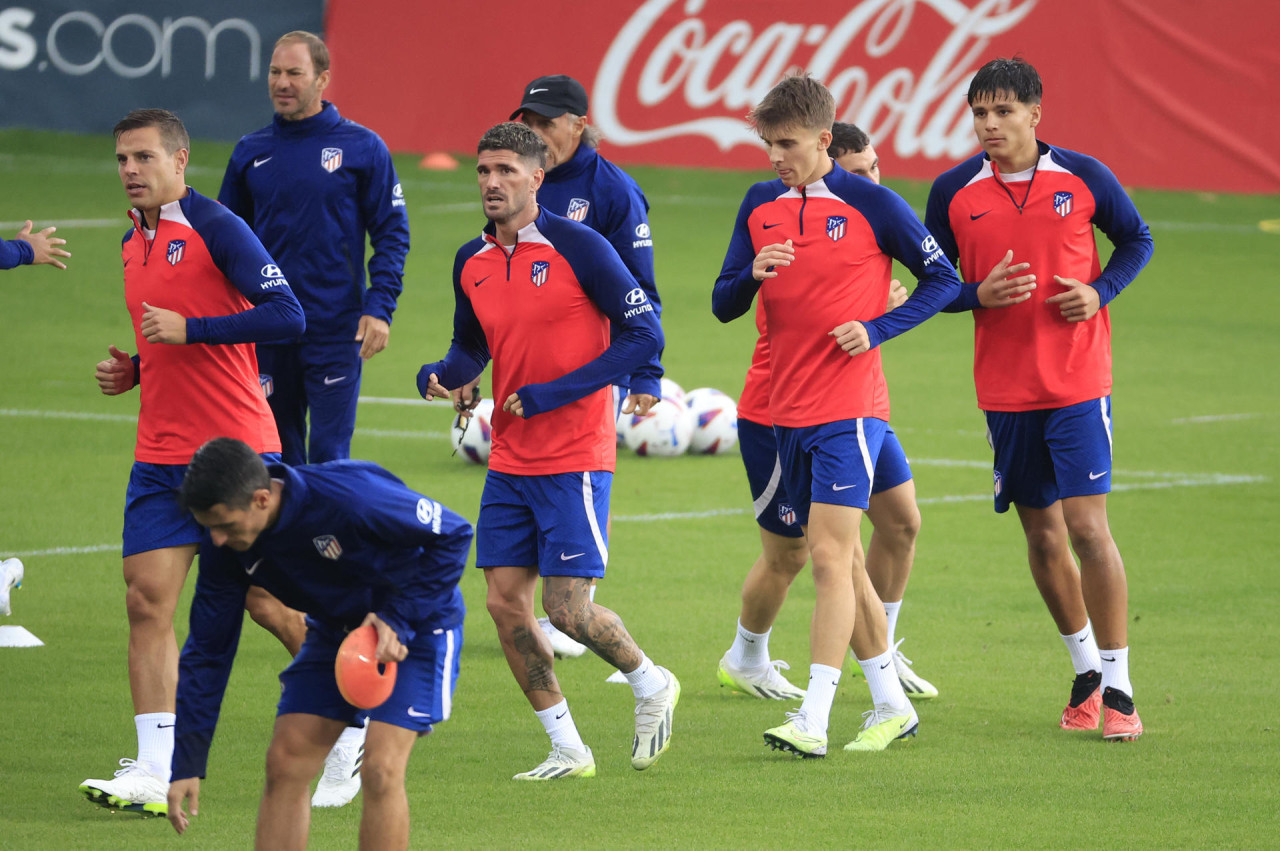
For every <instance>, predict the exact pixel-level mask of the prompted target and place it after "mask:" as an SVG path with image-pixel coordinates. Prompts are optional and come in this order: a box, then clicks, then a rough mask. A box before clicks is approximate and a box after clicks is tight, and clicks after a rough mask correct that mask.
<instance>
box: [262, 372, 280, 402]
mask: <svg viewBox="0 0 1280 851" xmlns="http://www.w3.org/2000/svg"><path fill="white" fill-rule="evenodd" d="M258 384H260V385H261V386H262V396H263V398H264V399H270V398H271V394H272V393H274V392H276V383H275V381H274V380H273V379H272V378H271V376H269V375H266V374H264V373H258Z"/></svg>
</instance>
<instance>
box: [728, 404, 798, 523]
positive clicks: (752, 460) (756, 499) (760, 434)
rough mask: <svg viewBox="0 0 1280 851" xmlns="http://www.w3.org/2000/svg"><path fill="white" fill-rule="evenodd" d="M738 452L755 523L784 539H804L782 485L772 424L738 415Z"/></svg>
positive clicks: (780, 468) (780, 467)
mask: <svg viewBox="0 0 1280 851" xmlns="http://www.w3.org/2000/svg"><path fill="white" fill-rule="evenodd" d="M738 451H739V452H741V453H742V466H744V467H746V468H747V484H748V485H749V486H750V488H751V501H752V507H753V509H754V511H755V515H756V523H758V524H759V525H760V528H761V529H764V530H765V531H766V532H772V533H773V534H775V535H781V536H782V537H784V538H803V537H804V530H803V529H801V528H800V524H799V523H797V522H796V511H795V509H794V508H792V507H791V500H790V498H788V496H787V489H786V488H784V487H783V486H782V465H781V464H780V463H779V462H778V438H777V437H776V436H774V433H773V426H767V425H761V424H760V423H754V422H751V421H750V420H744V419H742V418H741V417H739V418H738Z"/></svg>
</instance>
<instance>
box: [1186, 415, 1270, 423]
mask: <svg viewBox="0 0 1280 851" xmlns="http://www.w3.org/2000/svg"><path fill="white" fill-rule="evenodd" d="M1261 416H1262V414H1210V415H1207V416H1202V417H1179V418H1178V419H1176V420H1169V422H1171V423H1173V424H1174V425H1199V424H1201V423H1226V422H1234V421H1236V420H1256V419H1258V418H1260V417H1261Z"/></svg>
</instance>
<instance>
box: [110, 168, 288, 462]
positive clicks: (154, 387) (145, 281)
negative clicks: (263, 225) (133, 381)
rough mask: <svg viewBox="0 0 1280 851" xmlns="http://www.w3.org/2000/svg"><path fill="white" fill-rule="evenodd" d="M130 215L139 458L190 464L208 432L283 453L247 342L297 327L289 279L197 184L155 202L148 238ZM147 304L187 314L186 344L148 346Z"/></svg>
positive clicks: (127, 245)
mask: <svg viewBox="0 0 1280 851" xmlns="http://www.w3.org/2000/svg"><path fill="white" fill-rule="evenodd" d="M130 216H132V218H133V220H134V225H133V227H132V228H131V229H130V230H129V232H128V233H126V234H125V236H124V240H123V244H122V246H121V254H122V257H123V259H124V300H125V306H126V307H127V308H128V310H129V315H130V316H131V317H132V319H133V327H134V337H135V344H136V345H137V352H138V355H137V357H138V369H137V373H136V374H137V377H138V385H139V386H138V390H139V392H140V393H141V395H142V403H141V410H140V412H139V414H138V443H137V447H136V449H135V451H134V457H135V459H136V460H138V461H142V462H145V463H149V464H186V463H187V462H188V461H190V460H191V456H192V455H194V454H195V452H196V450H197V449H199V448H200V447H201V446H202V445H203V444H204V443H205V441H207V440H210V439H212V438H214V437H234V438H237V439H239V440H243V441H244V442H245V443H247V444H249V445H250V446H251V447H253V449H254V450H255V451H256V452H279V451H280V438H279V436H278V435H277V434H276V424H275V420H274V419H273V418H272V416H271V409H270V408H269V407H267V399H266V397H265V396H264V395H263V393H262V385H261V384H260V383H259V382H258V358H257V355H256V353H255V352H254V347H253V345H252V344H253V343H255V342H262V341H265V340H278V339H280V338H282V337H291V336H297V335H298V334H300V333H302V330H303V328H304V327H305V325H306V321H305V320H304V319H303V315H302V308H301V307H300V306H299V305H298V300H297V299H296V298H294V296H293V292H292V291H291V290H290V289H289V282H288V281H286V280H285V279H284V276H283V275H281V274H280V269H279V268H278V267H277V266H276V264H275V261H274V260H272V259H271V255H270V254H268V253H267V251H266V249H265V248H263V247H262V243H260V242H259V241H258V238H257V237H256V236H254V235H253V231H251V230H249V227H248V225H246V224H245V223H244V222H243V221H241V220H240V218H239V217H237V216H236V215H235V214H234V213H232V212H231V211H230V210H228V209H227V208H226V207H223V206H222V205H221V204H219V203H218V202H217V201H213V200H211V199H209V198H205V197H204V196H203V195H201V194H199V193H198V192H196V191H195V190H194V189H188V190H187V194H186V196H184V197H183V198H181V199H180V200H177V201H173V202H171V203H169V204H165V205H164V206H163V207H161V208H160V216H159V221H158V222H156V223H155V225H156V228H155V232H154V234H153V235H150V234H148V232H147V231H146V230H144V228H143V221H142V215H141V213H139V212H138V211H137V210H130ZM143 302H146V303H147V304H149V305H151V306H152V307H159V308H165V309H166V310H173V311H176V312H177V313H180V314H182V315H183V316H185V317H186V318H187V344H186V345H171V344H168V343H148V342H147V340H146V338H145V337H144V336H143V335H142V315H143V313H145V312H146V308H144V307H143Z"/></svg>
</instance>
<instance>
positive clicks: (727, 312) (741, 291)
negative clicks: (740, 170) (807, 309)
mask: <svg viewBox="0 0 1280 851" xmlns="http://www.w3.org/2000/svg"><path fill="white" fill-rule="evenodd" d="M756 206H757V205H756V203H755V201H754V200H753V199H752V197H751V193H750V192H748V193H747V196H746V197H745V198H743V199H742V205H741V206H740V207H739V208H738V218H737V220H736V221H735V222H734V225H733V235H732V236H730V237H729V249H728V251H726V252H725V255H724V263H723V264H722V265H721V266H720V277H718V278H716V284H715V287H714V288H713V289H712V291H711V312H712V313H714V314H715V315H716V318H717V319H719V320H720V321H721V322H730V321H732V320H734V319H737V318H738V317H739V316H742V315H743V314H744V313H746V312H747V311H748V310H750V309H751V302H752V300H753V299H754V298H755V297H756V293H757V292H759V291H760V285H761V284H762V283H764V281H765V280H766V279H767V278H772V277H774V276H775V275H776V274H777V273H776V272H774V271H773V270H772V268H770V267H768V266H764V267H761V269H760V276H759V277H757V274H756V271H757V270H756V268H755V267H756V260H757V255H758V254H762V253H763V252H757V251H756V248H755V245H754V244H753V243H752V241H751V230H750V228H749V227H748V224H747V223H748V220H749V219H750V218H751V213H752V211H753V210H755V208H756ZM765 248H766V249H770V250H772V249H776V248H777V246H766V247H765ZM770 256H772V255H770ZM764 259H765V260H768V259H769V258H767V257H766V258H764ZM780 262H786V261H780Z"/></svg>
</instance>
